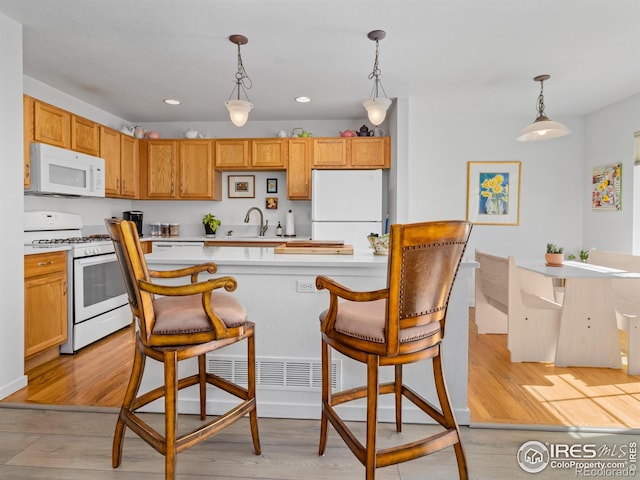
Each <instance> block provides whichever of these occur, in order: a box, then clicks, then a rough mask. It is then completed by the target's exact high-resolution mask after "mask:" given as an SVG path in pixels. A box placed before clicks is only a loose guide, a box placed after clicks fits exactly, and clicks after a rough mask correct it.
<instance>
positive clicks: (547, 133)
mask: <svg viewBox="0 0 640 480" xmlns="http://www.w3.org/2000/svg"><path fill="white" fill-rule="evenodd" d="M550 78H551V75H538V76H537V77H534V78H533V80H534V81H535V82H540V95H538V105H537V107H538V117H537V118H536V119H535V121H534V122H533V123H532V124H531V125H529V126H528V127H525V128H523V129H522V131H521V132H520V135H519V136H518V137H516V140H518V141H519V142H533V141H535V140H546V139H548V138H557V137H563V136H565V135H568V134H569V133H571V132H570V131H569V129H568V128H567V127H566V126H564V125H563V124H562V123H560V122H554V121H552V120H549V117H547V115H546V114H545V113H544V95H543V88H544V81H545V80H549V79H550Z"/></svg>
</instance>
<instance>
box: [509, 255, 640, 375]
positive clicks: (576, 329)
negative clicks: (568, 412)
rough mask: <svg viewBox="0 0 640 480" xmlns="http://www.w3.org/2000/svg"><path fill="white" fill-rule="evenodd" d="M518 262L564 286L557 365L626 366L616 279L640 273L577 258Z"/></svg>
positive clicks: (631, 277)
mask: <svg viewBox="0 0 640 480" xmlns="http://www.w3.org/2000/svg"><path fill="white" fill-rule="evenodd" d="M516 265H517V266H518V267H519V268H522V269H525V270H529V271H532V272H536V273H539V274H541V275H544V276H545V277H550V278H553V279H559V280H560V281H559V282H558V283H561V284H562V285H563V286H562V287H561V288H562V292H563V293H562V295H561V296H562V297H563V298H562V301H561V302H562V314H561V318H560V328H559V333H558V343H557V347H556V354H555V361H554V364H555V365H556V366H558V367H568V366H576V367H578V366H579V367H605V368H622V355H621V350H620V340H619V337H618V325H617V322H616V314H615V303H614V295H613V288H612V282H623V281H625V279H638V278H640V274H639V273H634V272H627V271H625V270H619V269H615V268H608V267H603V266H600V265H593V264H589V263H582V262H576V261H564V262H563V264H562V265H561V266H550V265H547V264H546V263H545V262H544V260H542V259H540V260H518V259H516Z"/></svg>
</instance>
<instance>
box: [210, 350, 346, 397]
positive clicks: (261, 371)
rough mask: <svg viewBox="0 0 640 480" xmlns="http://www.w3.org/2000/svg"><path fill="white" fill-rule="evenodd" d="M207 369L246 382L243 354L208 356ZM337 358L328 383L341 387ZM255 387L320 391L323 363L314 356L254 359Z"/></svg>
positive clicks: (243, 383)
mask: <svg viewBox="0 0 640 480" xmlns="http://www.w3.org/2000/svg"><path fill="white" fill-rule="evenodd" d="M207 372H208V373H213V374H215V375H218V376H220V377H222V378H224V379H226V380H229V381H231V382H234V383H238V384H240V385H246V384H247V360H246V359H245V358H244V357H235V356H225V357H217V356H216V357H214V356H207ZM341 384H342V381H341V372H340V361H339V360H334V361H332V362H331V386H332V387H333V388H341ZM256 386H257V387H258V388H268V389H279V390H280V389H288V390H320V389H321V388H322V364H321V362H320V360H317V359H304V358H302V359H301V358H296V359H290V358H277V357H264V358H258V359H257V360H256Z"/></svg>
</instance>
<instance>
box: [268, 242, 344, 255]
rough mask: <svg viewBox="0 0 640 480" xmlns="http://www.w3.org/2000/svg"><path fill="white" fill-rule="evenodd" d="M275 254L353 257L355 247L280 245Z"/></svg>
mask: <svg viewBox="0 0 640 480" xmlns="http://www.w3.org/2000/svg"><path fill="white" fill-rule="evenodd" d="M273 251H274V253H301V254H307V255H353V245H345V244H342V245H333V246H319V245H310V246H300V245H296V246H291V247H290V246H289V244H288V243H283V244H282V245H278V246H277V247H275V248H274V249H273Z"/></svg>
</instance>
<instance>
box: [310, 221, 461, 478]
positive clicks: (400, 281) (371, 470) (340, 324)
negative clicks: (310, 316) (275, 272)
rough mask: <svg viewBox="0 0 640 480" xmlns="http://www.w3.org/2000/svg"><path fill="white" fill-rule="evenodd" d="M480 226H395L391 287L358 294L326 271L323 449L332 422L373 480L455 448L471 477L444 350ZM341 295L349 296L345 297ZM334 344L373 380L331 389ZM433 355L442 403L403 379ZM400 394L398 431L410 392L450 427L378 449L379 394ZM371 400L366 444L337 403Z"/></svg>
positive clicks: (322, 282) (321, 282)
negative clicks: (452, 305)
mask: <svg viewBox="0 0 640 480" xmlns="http://www.w3.org/2000/svg"><path fill="white" fill-rule="evenodd" d="M471 227H472V224H471V223H469V222H464V221H440V222H426V223H415V224H407V225H392V226H391V235H390V247H389V267H388V277H387V288H384V289H381V290H376V291H369V292H355V291H352V290H350V289H348V288H347V287H345V286H342V285H340V284H338V283H337V282H335V281H333V280H331V279H330V278H328V277H325V276H319V277H317V279H316V285H317V287H318V289H327V290H329V293H330V295H329V308H328V310H326V311H325V312H323V313H322V314H321V315H320V320H321V332H322V418H321V430H320V448H319V454H320V455H323V454H324V451H325V447H326V444H327V429H328V423H329V422H331V424H332V425H333V427H334V428H335V429H336V431H337V432H338V433H339V434H340V436H341V437H342V439H343V440H344V441H345V443H346V444H347V446H348V447H349V448H350V449H351V451H352V452H353V453H354V455H355V456H356V457H357V458H358V460H359V461H360V462H361V463H362V464H363V465H364V466H365V467H366V479H367V480H373V479H374V477H375V471H376V468H379V467H386V466H388V465H393V464H396V463H400V462H406V461H408V460H413V459H416V458H419V457H422V456H424V455H428V454H431V453H434V452H436V451H439V450H442V449H443V448H445V447H448V446H452V445H453V447H454V450H455V455H456V460H457V464H458V471H459V476H460V478H461V479H467V478H468V473H467V464H466V460H465V454H464V450H463V447H462V439H461V436H460V431H459V428H458V425H457V423H456V420H455V418H454V414H453V409H452V407H451V403H450V401H449V397H448V394H447V387H446V384H445V378H444V372H443V369H442V359H441V355H440V354H441V348H442V339H443V338H444V329H445V320H446V314H447V305H448V301H449V295H450V293H451V288H452V286H453V282H454V280H455V277H456V274H457V271H458V268H459V265H460V261H461V259H462V255H463V253H464V251H465V248H466V245H467V241H468V238H469V235H470V233H471ZM339 299H341V301H339ZM331 349H335V350H336V351H338V352H340V353H342V354H343V355H345V356H347V357H349V358H351V359H353V360H355V361H358V362H361V363H363V364H365V365H366V368H367V379H366V385H365V386H361V387H356V388H352V389H349V390H344V391H341V392H332V391H331V383H330V380H331V372H330V368H331ZM428 358H431V359H432V363H433V376H434V381H435V388H436V392H437V397H438V401H439V403H440V408H438V407H437V406H435V405H434V404H432V403H431V402H429V401H428V400H426V399H425V398H423V397H422V396H421V395H420V394H419V393H417V392H416V391H415V390H413V389H411V388H409V387H408V386H406V385H404V384H403V380H402V366H403V365H405V364H408V363H413V362H417V361H419V360H424V359H428ZM382 366H393V367H394V370H395V378H394V381H393V382H389V383H382V384H380V383H379V367H382ZM388 393H391V394H393V395H394V397H395V412H396V415H395V420H396V431H397V432H400V431H401V430H402V397H403V396H404V397H406V398H407V399H408V400H410V401H411V402H413V403H414V404H415V405H416V406H417V407H418V408H420V409H421V410H422V411H423V412H424V413H426V414H427V415H428V416H429V417H431V418H432V419H434V420H435V421H436V422H437V423H439V424H440V425H441V426H442V427H444V430H443V431H440V432H438V433H436V434H433V435H430V436H427V437H425V438H423V439H421V440H418V441H414V442H410V443H405V444H401V445H397V446H394V447H392V448H387V449H383V450H378V449H376V427H377V413H378V412H377V410H378V396H379V395H380V394H388ZM361 398H366V401H367V413H366V422H367V424H366V439H365V443H364V445H363V444H362V443H361V442H360V440H359V439H358V438H357V437H356V435H354V433H353V432H352V431H351V430H350V429H349V427H348V426H347V425H346V423H345V422H344V421H343V420H342V419H341V418H340V416H339V414H338V412H337V411H336V410H335V409H334V407H335V406H336V405H340V404H343V403H345V402H350V401H352V400H357V399H361Z"/></svg>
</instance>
